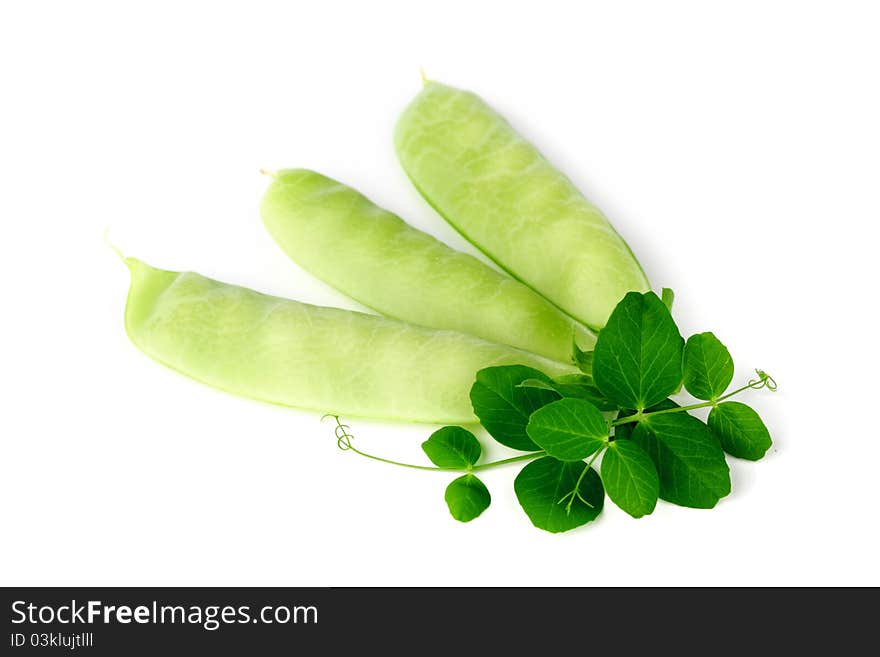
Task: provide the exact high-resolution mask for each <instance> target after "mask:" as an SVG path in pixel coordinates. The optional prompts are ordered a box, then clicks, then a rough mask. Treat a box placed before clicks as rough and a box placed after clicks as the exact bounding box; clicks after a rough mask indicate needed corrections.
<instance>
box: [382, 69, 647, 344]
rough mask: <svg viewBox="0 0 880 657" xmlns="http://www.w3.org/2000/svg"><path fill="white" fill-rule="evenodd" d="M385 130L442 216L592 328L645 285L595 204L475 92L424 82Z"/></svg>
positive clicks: (618, 236) (408, 173) (636, 262)
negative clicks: (392, 129)
mask: <svg viewBox="0 0 880 657" xmlns="http://www.w3.org/2000/svg"><path fill="white" fill-rule="evenodd" d="M394 138H395V147H396V150H397V155H398V158H399V159H400V162H401V164H402V165H403V168H404V170H405V171H406V173H407V175H409V177H410V179H411V180H412V181H413V183H414V184H415V186H416V187H417V188H418V190H419V192H420V193H421V194H422V195H423V196H424V197H425V199H426V200H427V201H428V202H429V203H430V204H431V205H432V206H434V208H435V209H436V210H437V211H438V212H439V213H440V214H441V215H443V216H444V217H445V218H446V220H447V221H449V223H451V224H452V225H453V226H454V227H455V228H456V229H457V230H458V231H459V232H460V233H461V234H462V235H463V236H464V237H465V238H467V239H468V240H469V241H471V242H472V243H473V244H474V245H476V246H477V247H478V248H479V249H481V250H482V251H483V252H484V253H485V254H486V255H487V256H489V257H490V258H491V259H492V260H494V261H495V262H496V263H498V265H499V266H501V267H502V268H503V269H505V270H507V271H508V272H509V273H511V275H513V276H514V277H516V278H517V279H519V280H521V281H522V282H524V283H525V284H526V285H528V286H529V287H531V288H533V289H534V290H536V291H538V292H540V293H541V294H542V295H543V296H545V297H546V298H547V299H549V300H550V301H552V302H553V303H554V304H556V305H557V306H559V307H560V308H561V309H563V310H564V311H566V312H567V313H568V314H569V315H571V316H572V317H574V318H575V319H577V320H578V321H580V322H581V323H582V324H585V325H586V326H589V327H593V328H601V327H602V326H604V325H605V321H606V320H607V319H608V317H609V315H610V314H611V311H612V310H613V309H614V306H615V305H616V304H617V302H618V301H620V300H621V299H622V298H623V297H624V295H625V294H626V293H627V292H630V291H638V292H645V291H647V290H648V289H650V286H649V284H648V280H647V278H646V277H645V274H644V272H643V271H642V268H641V266H640V265H639V263H638V261H637V260H636V259H635V257H634V256H633V254H632V252H631V251H630V249H629V247H628V246H627V245H626V243H625V242H624V241H623V239H622V238H621V237H620V235H618V234H617V233H616V232H615V231H614V228H612V227H611V224H610V223H608V220H607V219H606V218H605V217H604V216H603V215H602V213H601V212H600V211H599V210H598V209H597V208H596V207H595V206H594V205H593V204H592V203H590V202H589V201H588V200H587V199H586V198H584V197H583V195H582V194H581V193H580V192H579V191H578V190H577V188H575V186H574V185H573V184H572V182H571V181H570V180H569V179H568V178H566V177H565V176H564V175H563V174H562V173H560V172H559V171H558V170H557V169H555V168H554V167H553V165H552V164H550V163H549V162H548V161H547V160H546V159H545V158H544V156H543V155H541V153H540V152H538V150H537V149H536V148H535V147H534V146H532V145H531V144H530V143H528V142H527V141H526V140H525V139H523V138H522V137H521V136H520V135H519V134H517V132H516V131H515V130H514V129H513V128H512V127H511V126H510V124H509V123H508V122H507V121H505V120H504V118H502V117H501V116H500V115H499V114H497V113H496V112H495V111H494V110H493V109H492V108H491V107H489V105H487V104H486V103H485V102H484V101H483V100H482V99H480V98H479V96H477V95H475V94H473V93H470V92H467V91H462V90H459V89H454V88H452V87H447V86H445V85H442V84H438V83H436V82H430V81H429V82H426V84H425V86H424V88H423V89H422V91H421V93H420V94H419V95H418V96H416V98H415V99H414V100H413V101H412V103H411V104H410V105H409V107H407V108H406V110H405V111H404V112H403V115H402V116H401V117H400V120H399V121H398V123H397V127H396V129H395V136H394Z"/></svg>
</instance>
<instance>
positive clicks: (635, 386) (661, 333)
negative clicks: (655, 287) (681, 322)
mask: <svg viewBox="0 0 880 657" xmlns="http://www.w3.org/2000/svg"><path fill="white" fill-rule="evenodd" d="M683 347H684V340H683V339H682V337H681V335H680V334H679V332H678V327H677V326H676V325H675V322H674V321H673V320H672V315H670V314H669V309H668V308H667V307H666V306H665V305H664V304H663V302H662V301H661V300H660V299H659V298H658V297H657V295H656V294H654V293H653V292H647V293H645V294H639V293H638V292H630V293H628V294H627V295H626V296H625V297H624V298H623V300H622V301H621V302H620V303H618V304H617V307H616V308H615V309H614V312H612V313H611V317H609V318H608V323H607V324H606V325H605V328H603V329H602V331H601V332H600V333H599V339H598V340H597V342H596V348H595V350H594V351H593V379H594V380H595V382H596V387H597V388H599V390H600V391H601V392H602V394H603V395H604V396H605V397H607V398H608V399H610V400H611V401H613V402H616V403H617V404H618V405H619V406H621V407H622V408H632V409H636V410H644V409H646V408H648V407H649V406H653V405H654V404H656V403H658V402H660V401H662V400H663V399H665V398H666V397H668V396H669V395H670V394H672V393H673V392H674V391H675V390H676V388H678V386H679V385H680V384H681V381H682V369H681V360H682V351H683Z"/></svg>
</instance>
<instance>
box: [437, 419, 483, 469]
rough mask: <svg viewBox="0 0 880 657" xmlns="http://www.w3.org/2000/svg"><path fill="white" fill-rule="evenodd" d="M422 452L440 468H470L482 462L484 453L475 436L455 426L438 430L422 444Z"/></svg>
mask: <svg viewBox="0 0 880 657" xmlns="http://www.w3.org/2000/svg"><path fill="white" fill-rule="evenodd" d="M422 450H424V452H425V454H427V455H428V458H429V459H431V463H433V464H434V465H436V466H437V467H440V468H468V467H470V466H472V465H474V464H475V463H476V462H477V461H479V460H480V454H481V453H482V451H483V450H482V448H481V447H480V441H479V440H477V437H476V436H475V435H474V434H472V433H471V432H470V431H468V430H467V429H464V428H463V427H454V426H452V427H443V428H442V429H437V431H435V432H434V433H432V434H431V436H430V437H429V438H428V439H427V440H426V441H425V442H423V443H422Z"/></svg>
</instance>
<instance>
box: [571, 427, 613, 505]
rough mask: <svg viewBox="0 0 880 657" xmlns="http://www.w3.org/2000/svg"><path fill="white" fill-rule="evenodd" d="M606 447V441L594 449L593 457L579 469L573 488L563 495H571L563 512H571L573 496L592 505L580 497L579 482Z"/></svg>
mask: <svg viewBox="0 0 880 657" xmlns="http://www.w3.org/2000/svg"><path fill="white" fill-rule="evenodd" d="M606 447H608V444H607V443H606V444H605V446H604V447H600V448H599V449H598V450H596V453H595V454H593V458H591V459H590V460H589V462H588V463H587V467H586V468H584V469H583V470H581V474H580V476H579V477H578V480H577V481H576V482H575V484H574V488H573V489H572V491H571V492H570V493H569V494H568V495H566V496H565V497H568V496H569V495H570V496H571V499H569V500H568V504H566V505H565V512H566V513H571V505H572V504H574V498H575V497H577V498H579V499H580V501H581V502H583V503H584V504H586V505H587V506H588V507H590V508H592V507H593V505H592V504H590V503H589V502H588V501H587V500H585V499H584V498H583V497H581V494H580V490H581V482H582V481H583V480H584V477H585V476H586V475H587V473H588V472H589V471H590V468H592V467H593V461H595V460H596V459H597V458H599V454H601V453H602V452H604V451H605V448H606ZM565 497H563V498H562V499H563V500H564V499H565ZM560 501H561V500H560Z"/></svg>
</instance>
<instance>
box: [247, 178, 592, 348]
mask: <svg viewBox="0 0 880 657" xmlns="http://www.w3.org/2000/svg"><path fill="white" fill-rule="evenodd" d="M272 176H273V178H274V180H273V181H272V183H271V184H270V185H269V189H268V190H267V191H266V195H265V196H264V197H263V202H262V205H261V210H262V214H263V223H264V224H265V225H266V228H267V229H268V231H269V233H270V234H271V235H272V237H273V238H274V239H275V241H276V242H278V244H279V245H280V246H281V248H282V249H284V251H285V252H286V253H287V255H289V256H290V258H291V259H292V260H293V261H294V262H296V263H297V264H299V265H300V266H301V267H302V268H303V269H305V270H306V271H308V272H310V273H311V274H313V275H315V276H317V277H318V278H320V279H321V280H323V281H324V282H326V283H328V284H330V285H332V286H333V287H335V288H336V289H338V290H339V291H341V292H343V293H345V294H347V295H348V296H350V297H351V298H353V299H355V300H357V301H359V302H361V303H362V304H364V305H365V306H368V307H370V308H372V309H373V310H376V311H378V312H380V313H382V314H383V315H386V316H388V317H394V318H397V319H401V320H404V321H407V322H412V323H413V324H419V325H421V326H427V327H430V328H438V329H451V330H455V331H461V332H463V333H470V334H471V335H476V336H478V337H481V338H484V339H486V340H489V341H491V342H499V343H502V344H509V345H512V346H514V347H519V348H520V349H525V350H526V351H532V352H534V353H536V354H540V355H541V356H546V357H547V358H552V359H554V360H558V361H562V362H570V361H571V352H572V338H573V337H576V339H577V342H578V344H579V346H580V347H581V348H592V346H593V345H594V344H595V342H596V338H595V337H594V336H593V335H592V334H591V333H589V332H588V331H587V330H586V329H584V328H583V327H582V326H580V325H578V324H577V323H576V322H574V321H573V320H572V319H571V318H569V317H568V316H566V315H565V314H564V313H562V312H561V311H560V310H559V309H558V308H556V307H554V306H553V305H552V304H551V303H549V302H548V301H547V300H545V299H544V298H543V297H541V296H540V295H538V294H535V292H533V291H532V290H530V289H529V288H528V287H526V286H525V285H523V284H522V283H520V282H518V281H515V280H513V279H512V278H510V277H509V276H506V275H504V274H502V273H499V272H497V271H496V270H495V269H493V268H491V267H489V266H488V265H486V264H484V263H482V262H480V261H479V260H477V259H476V258H474V257H473V256H471V255H468V254H466V253H460V252H458V251H456V250H454V249H452V248H450V247H448V246H447V245H446V244H444V243H443V242H440V241H439V240H437V239H435V238H433V237H432V236H430V235H428V234H427V233H423V232H422V231H420V230H417V229H416V228H413V227H412V226H410V225H409V224H407V223H405V222H404V221H403V220H402V219H400V218H399V217H398V216H396V215H394V214H392V213H390V212H387V211H386V210H383V209H382V208H380V207H378V206H376V205H375V204H374V203H372V202H371V201H370V200H369V199H368V198H366V197H364V196H363V195H361V194H360V193H358V192H357V191H355V190H354V189H352V188H350V187H347V186H345V185H343V184H342V183H339V182H337V181H335V180H332V179H330V178H327V177H326V176H323V175H321V174H319V173H316V172H314V171H308V170H306V169H290V170H285V171H279V172H277V173H275V174H272Z"/></svg>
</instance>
